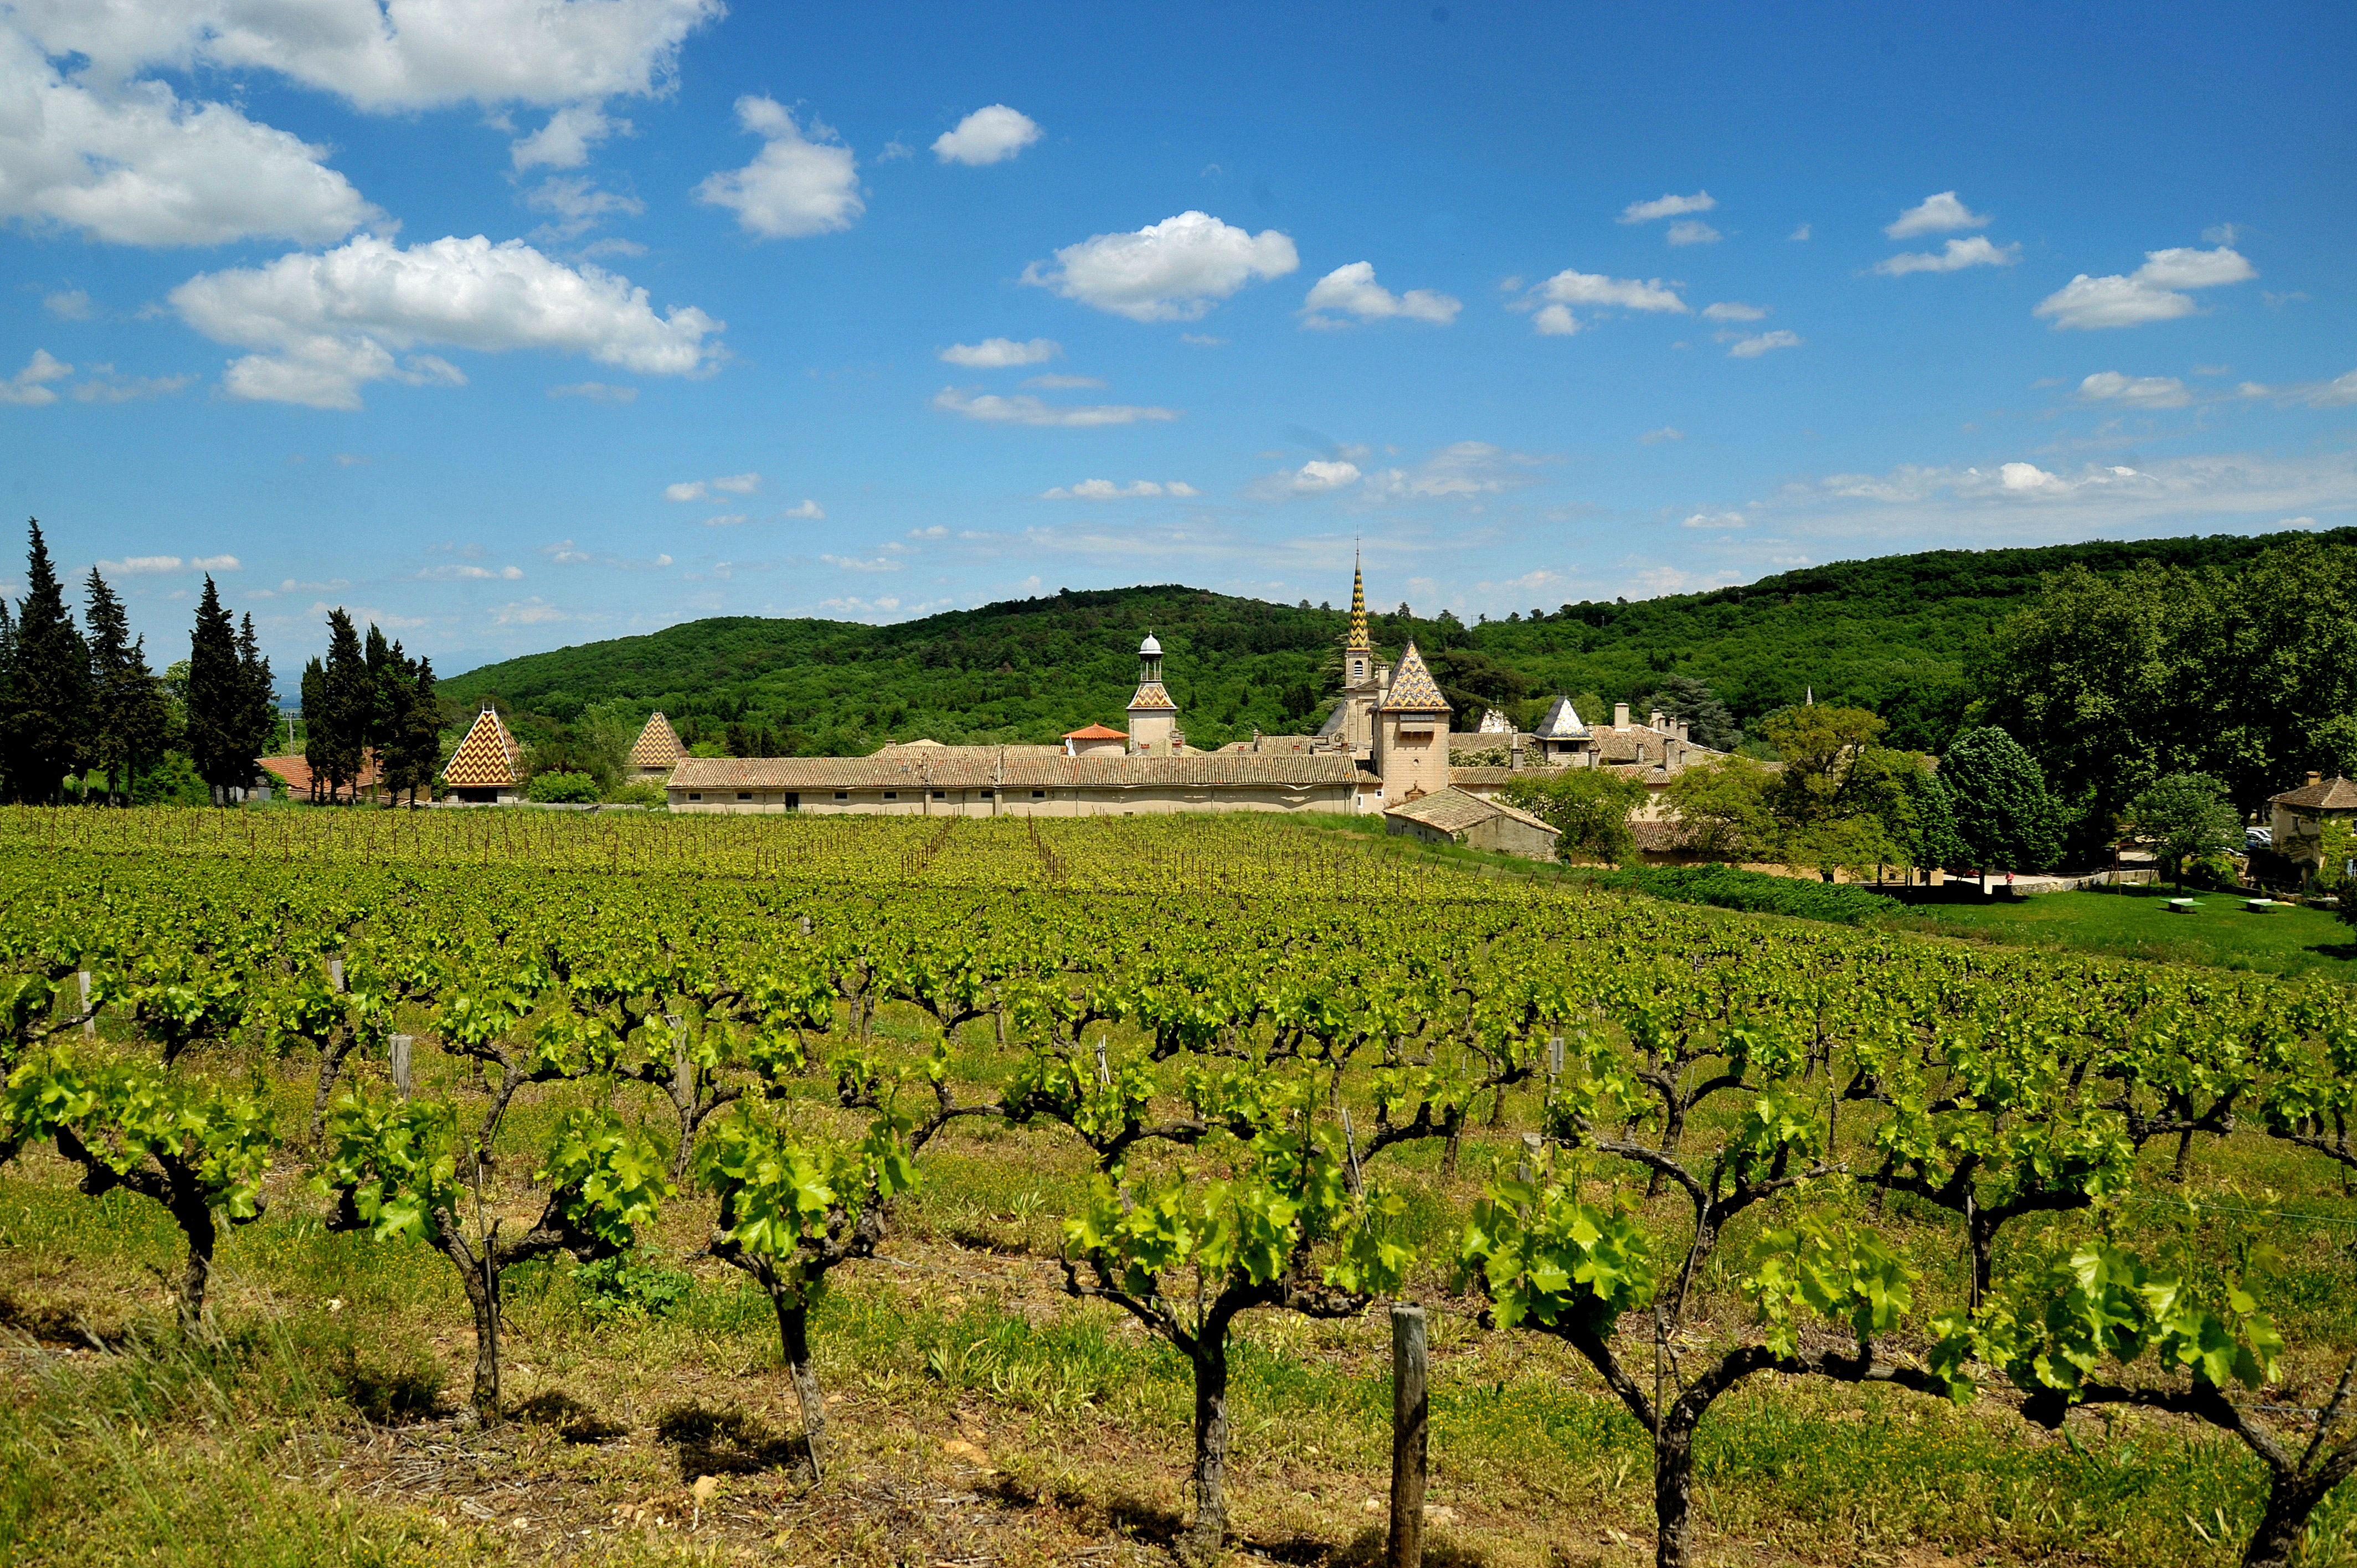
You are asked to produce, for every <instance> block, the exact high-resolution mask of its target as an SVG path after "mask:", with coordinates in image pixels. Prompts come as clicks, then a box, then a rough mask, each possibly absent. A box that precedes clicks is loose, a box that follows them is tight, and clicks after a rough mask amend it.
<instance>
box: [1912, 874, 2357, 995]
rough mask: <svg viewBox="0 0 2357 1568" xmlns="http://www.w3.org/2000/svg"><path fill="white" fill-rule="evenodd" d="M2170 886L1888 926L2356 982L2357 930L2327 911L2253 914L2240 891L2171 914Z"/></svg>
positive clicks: (2004, 904) (1931, 914)
mask: <svg viewBox="0 0 2357 1568" xmlns="http://www.w3.org/2000/svg"><path fill="white" fill-rule="evenodd" d="M2172 896H2173V893H2172V890H2170V889H2168V888H2132V889H2123V890H2121V891H2119V892H2116V893H2113V892H2104V893H2047V894H2042V895H2040V896H2038V897H2029V898H2021V899H2010V898H2001V897H1999V898H1990V899H1987V900H1986V901H1984V902H1977V903H1966V904H1924V905H1918V906H1916V907H1915V908H1911V909H1910V910H1909V911H1908V912H1907V913H1905V914H1903V915H1896V916H1892V917H1890V918H1889V919H1887V920H1885V921H1883V922H1881V923H1882V924H1884V925H1886V926H1889V927H1892V928H1895V929H1901V930H1912V931H1924V932H1930V933H1932V934H1935V935H1941V936H1954V937H1961V936H1971V937H1978V938H1981V939H1983V940H1988V941H1998V942H2018V943H2022V944H2025V945H2028V946H2033V947H2053V948H2074V949H2078V950H2083V951H2094V952H2107V953H2116V954H2118V955H2119V956H2121V957H2123V958H2142V959H2157V960H2160V961H2164V962H2169V963H2199V964H2211V965H2214V966H2216V967H2219V968H2222V969H2251V970H2261V971H2266V972H2271V973H2278V974H2303V973H2307V972H2310V971H2317V972H2322V973H2325V974H2330V975H2333V976H2336V977H2340V978H2344V979H2346V978H2357V931H2352V930H2351V929H2350V928H2348V927H2347V926H2344V925H2342V924H2341V922H2340V921H2339V920H2338V919H2336V918H2333V916H2332V914H2331V912H2330V911H2329V910H2324V909H2305V908H2289V907H2287V908H2277V909H2272V910H2269V911H2268V912H2266V914H2253V913H2251V912H2249V911H2248V910H2246V909H2244V908H2243V899H2242V898H2241V897H2239V896H2237V895H2233V894H2226V893H2196V894H2192V895H2190V896H2191V897H2196V898H2199V899H2200V900H2201V908H2200V909H2198V910H2196V911H2195V912H2194V913H2192V914H2190V915H2179V914H2172V913H2170V912H2169V908H2168V899H2169V897H2172Z"/></svg>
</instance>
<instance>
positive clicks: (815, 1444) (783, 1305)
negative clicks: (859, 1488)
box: [770, 1290, 826, 1482]
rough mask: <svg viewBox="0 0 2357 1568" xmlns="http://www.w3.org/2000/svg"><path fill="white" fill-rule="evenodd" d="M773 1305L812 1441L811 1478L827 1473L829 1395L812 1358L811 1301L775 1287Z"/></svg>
mask: <svg viewBox="0 0 2357 1568" xmlns="http://www.w3.org/2000/svg"><path fill="white" fill-rule="evenodd" d="M770 1305H773V1306H775V1307H776V1308H777V1309H778V1348H779V1349H780V1351H782V1352H783V1353H784V1355H785V1359H786V1375H787V1376H788V1377H790V1378H791V1379H792V1380H793V1384H794V1402H795V1403H797V1404H799V1405H801V1406H802V1436H803V1438H804V1440H805V1441H807V1442H808V1443H809V1444H810V1460H811V1480H812V1481H813V1482H816V1481H817V1480H818V1479H819V1478H820V1477H822V1476H823V1475H825V1474H826V1460H825V1458H824V1457H823V1453H824V1449H825V1445H826V1395H825V1393H824V1392H823V1391H822V1390H821V1389H820V1388H819V1386H818V1368H817V1367H816V1366H815V1365H814V1364H813V1362H812V1360H811V1349H810V1305H809V1303H808V1302H806V1301H804V1300H803V1299H802V1298H801V1297H799V1296H791V1297H790V1296H788V1295H787V1294H785V1293H784V1292H781V1291H778V1290H772V1291H771V1292H770Z"/></svg>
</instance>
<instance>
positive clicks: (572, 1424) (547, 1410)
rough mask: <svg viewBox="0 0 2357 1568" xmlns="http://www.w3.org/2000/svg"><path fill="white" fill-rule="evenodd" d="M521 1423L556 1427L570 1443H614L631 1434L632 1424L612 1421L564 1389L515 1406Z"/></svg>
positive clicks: (558, 1433) (546, 1393)
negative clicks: (619, 1438)
mask: <svg viewBox="0 0 2357 1568" xmlns="http://www.w3.org/2000/svg"><path fill="white" fill-rule="evenodd" d="M515 1413H516V1415H517V1417H518V1419H520V1420H523V1421H529V1422H533V1423H535V1424H537V1425H541V1426H553V1427H554V1428H556V1435H557V1436H559V1437H561V1438H563V1439H565V1442H567V1443H611V1442H612V1441H613V1440H614V1439H616V1438H617V1437H628V1436H629V1435H630V1427H629V1425H627V1424H626V1423H622V1422H619V1421H608V1420H607V1419H606V1418H605V1417H604V1416H602V1415H599V1414H598V1413H597V1412H596V1411H594V1410H592V1409H590V1408H589V1407H588V1406H587V1405H586V1404H583V1403H582V1402H580V1401H579V1400H577V1399H575V1398H574V1397H573V1396H572V1395H571V1394H568V1393H566V1392H565V1391H564V1390H562V1389H550V1390H549V1391H546V1392H545V1393H537V1394H534V1395H533V1396H532V1398H530V1399H528V1400H526V1401H524V1402H522V1404H520V1405H518V1406H516V1407H515Z"/></svg>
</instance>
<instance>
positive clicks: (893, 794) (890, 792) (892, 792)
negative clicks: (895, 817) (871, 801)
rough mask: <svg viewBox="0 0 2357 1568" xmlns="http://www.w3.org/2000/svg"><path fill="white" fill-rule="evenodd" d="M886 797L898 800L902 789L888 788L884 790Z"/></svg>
mask: <svg viewBox="0 0 2357 1568" xmlns="http://www.w3.org/2000/svg"><path fill="white" fill-rule="evenodd" d="M884 798H885V799H886V800H899V798H900V791H899V790H898V789H887V790H885V791H884Z"/></svg>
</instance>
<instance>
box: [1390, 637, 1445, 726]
mask: <svg viewBox="0 0 2357 1568" xmlns="http://www.w3.org/2000/svg"><path fill="white" fill-rule="evenodd" d="M1376 711H1377V712H1378V713H1385V714H1445V713H1447V712H1448V698H1446V697H1444V696H1442V695H1441V694H1440V686H1439V684H1438V683H1437V682H1435V681H1434V680H1433V678H1432V671H1429V670H1427V669H1426V668H1425V666H1424V655H1423V654H1421V653H1418V652H1417V651H1416V650H1415V643H1413V642H1411V643H1409V644H1408V645H1407V651H1406V652H1405V653H1403V654H1401V655H1400V661H1399V667H1398V668H1397V669H1395V670H1394V671H1392V683H1391V689H1390V690H1389V691H1387V692H1385V693H1383V702H1382V703H1380V704H1379V705H1378V706H1377V709H1376Z"/></svg>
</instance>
